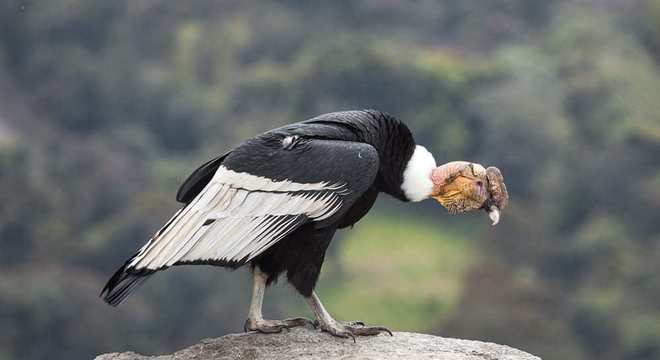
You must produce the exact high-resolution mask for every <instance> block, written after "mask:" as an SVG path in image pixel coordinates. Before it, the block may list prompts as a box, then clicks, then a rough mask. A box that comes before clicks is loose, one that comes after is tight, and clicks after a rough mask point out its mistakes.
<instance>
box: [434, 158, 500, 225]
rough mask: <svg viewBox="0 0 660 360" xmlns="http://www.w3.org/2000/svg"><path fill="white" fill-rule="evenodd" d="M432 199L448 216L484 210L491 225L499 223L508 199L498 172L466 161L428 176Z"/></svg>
mask: <svg viewBox="0 0 660 360" xmlns="http://www.w3.org/2000/svg"><path fill="white" fill-rule="evenodd" d="M431 180H432V181H433V190H432V194H431V197H432V198H434V199H435V200H437V201H438V202H439V203H440V204H441V205H442V206H444V207H445V208H446V209H447V210H448V211H449V213H451V214H460V213H465V212H469V211H473V210H478V209H483V210H485V211H487V212H488V215H489V217H490V219H491V220H492V222H493V225H496V224H497V223H498V222H499V219H500V212H501V210H503V209H504V208H505V207H506V205H507V203H508V199H509V195H508V193H507V190H506V186H505V185H504V180H503V177H502V174H501V172H500V170H499V169H498V168H496V167H489V168H487V169H486V168H484V167H483V166H481V165H479V164H475V163H470V162H466V161H453V162H450V163H447V164H444V165H442V166H439V167H437V168H435V169H434V170H433V172H432V173H431Z"/></svg>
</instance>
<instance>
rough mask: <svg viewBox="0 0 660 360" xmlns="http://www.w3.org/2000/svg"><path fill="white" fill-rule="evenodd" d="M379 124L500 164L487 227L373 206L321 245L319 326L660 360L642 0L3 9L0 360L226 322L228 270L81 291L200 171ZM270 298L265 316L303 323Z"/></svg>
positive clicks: (649, 73)
mask: <svg viewBox="0 0 660 360" xmlns="http://www.w3.org/2000/svg"><path fill="white" fill-rule="evenodd" d="M361 108H375V109H379V110H383V111H387V112H390V113H392V114H394V115H396V116H397V117H399V118H401V119H403V120H404V121H406V122H407V123H408V124H409V126H410V127H411V128H412V129H413V132H414V133H415V135H416V138H417V140H418V142H419V143H422V144H425V145H427V147H428V148H429V149H431V150H432V151H433V153H434V154H435V157H436V159H437V160H438V162H446V161H450V160H457V159H465V160H472V161H476V162H479V163H482V164H485V165H496V166H498V167H499V168H500V169H502V171H503V173H504V175H505V179H506V182H507V185H508V187H509V192H510V196H511V205H510V207H509V208H508V209H507V210H506V211H505V212H504V214H503V221H502V222H501V224H500V225H498V226H497V227H495V228H492V227H490V226H489V221H488V219H487V217H486V216H485V214H478V215H475V214H473V215H466V216H458V217H452V216H449V215H447V214H446V211H445V210H443V209H442V208H440V207H439V206H438V205H437V204H435V203H433V202H430V201H429V202H428V203H423V204H421V205H413V204H403V203H398V202H396V201H394V200H392V199H390V198H387V197H382V198H381V199H379V201H378V203H377V205H376V207H375V208H374V210H373V211H372V212H371V214H370V216H368V217H367V218H366V219H365V220H363V221H362V222H360V223H359V224H357V225H356V226H355V228H354V229H353V230H350V231H341V232H340V233H339V236H338V237H337V238H336V240H335V241H334V242H333V244H332V246H331V248H330V250H329V256H328V258H327V261H326V264H325V265H324V271H323V272H322V275H321V279H320V281H319V286H318V291H319V293H320V295H321V298H322V299H325V301H326V303H327V307H328V308H329V310H330V311H331V312H332V313H333V314H334V315H335V316H336V317H337V318H339V319H346V320H358V319H359V320H365V321H368V322H370V323H374V324H379V325H385V326H388V327H390V328H392V329H396V330H408V331H419V332H427V333H432V334H439V335H443V336H451V337H461V338H469V339H479V340H485V341H494V342H498V343H504V344H508V345H511V346H514V347H517V348H521V349H524V350H526V351H529V352H532V353H534V354H536V355H539V356H542V357H543V358H544V359H546V360H559V359H576V360H592V359H602V360H609V359H630V360H637V359H640V360H641V359H644V360H646V359H660V277H659V276H657V274H658V273H659V272H660V217H659V214H660V0H647V1H642V0H620V1H616V0H582V1H569V0H546V1H523V0H491V1H476V0H462V1H454V0H438V1H430V0H420V1H395V0H389V1H388V0H356V1H323V2H311V1H301V0H290V1H278V2H270V1H262V2H251V1H249V2H248V1H245V2H241V1H219V0H193V1H185V2H184V1H164V0H138V1H131V0H115V1H82V0H49V1H36V0H33V1H13V0H1V1H0V164H1V165H0V188H1V189H2V190H1V191H0V199H1V200H2V204H3V205H2V207H0V360H9V359H27V360H29V359H45V358H48V359H84V358H91V357H92V356H93V355H95V354H98V353H102V352H110V351H121V350H128V349H131V350H136V351H139V352H144V353H166V352H171V351H173V350H175V349H178V348H180V347H183V346H186V345H190V344H193V343H195V342H196V341H198V340H199V339H201V338H203V337H214V336H219V335H223V334H226V333H230V332H238V331H241V329H242V325H243V321H244V319H245V316H246V313H247V303H248V299H249V296H250V278H249V274H248V273H247V271H245V270H237V271H234V272H230V271H227V270H224V269H220V268H212V267H199V266H198V267H194V266H191V267H181V268H176V269H175V270H174V271H172V270H170V271H166V272H163V273H159V274H158V275H156V276H154V277H152V279H151V280H150V281H149V282H147V283H146V284H145V286H143V287H142V288H141V289H140V290H139V291H138V292H136V293H135V294H134V295H133V296H132V297H130V298H129V299H128V300H127V301H126V303H124V304H122V306H120V307H119V308H111V307H109V306H107V305H105V304H104V303H103V302H102V301H101V300H100V299H99V298H98V297H97V296H98V293H99V291H100V289H101V287H102V286H103V284H104V283H105V281H106V280H107V278H108V277H109V276H110V274H111V273H112V272H113V271H114V270H115V268H116V267H117V266H118V265H120V264H121V263H122V262H123V261H124V260H125V259H126V258H127V257H128V256H130V255H132V254H133V253H134V251H135V250H136V249H137V248H138V247H139V246H141V245H142V244H143V243H144V242H145V241H146V240H147V239H148V237H149V236H150V234H152V233H153V232H154V231H155V230H156V229H157V228H158V227H159V226H160V225H161V224H162V223H163V222H164V221H165V220H166V219H167V218H168V217H169V216H170V214H171V213H172V212H173V211H174V210H175V209H177V207H178V205H177V203H176V202H175V201H174V194H175V192H176V190H177V187H178V185H179V184H180V183H181V182H182V181H183V180H184V179H185V178H186V177H187V175H188V174H189V173H190V172H191V171H192V170H193V169H194V168H195V167H196V166H197V165H198V164H200V163H202V162H204V161H206V160H207V159H209V158H211V157H212V156H214V155H216V154H218V153H221V152H223V151H225V150H226V149H228V148H230V147H231V146H232V145H235V144H237V143H238V142H239V141H241V140H242V139H244V138H246V137H249V136H251V135H254V134H257V133H259V132H261V131H264V130H267V129H270V128H273V127H276V126H279V125H282V124H285V123H290V122H294V121H299V120H303V119H306V118H309V117H312V116H315V115H317V114H320V113H324V112H330V111H337V110H346V109H361ZM285 284H286V281H280V283H279V284H278V285H277V286H275V287H274V288H272V290H271V291H269V292H268V293H267V295H266V315H267V316H268V317H271V318H279V317H284V316H299V315H306V316H309V315H310V314H309V312H308V310H307V309H306V307H305V304H304V302H303V301H302V300H301V299H300V297H299V296H297V295H296V294H295V292H294V291H293V290H292V289H291V288H290V287H288V286H286V285H285Z"/></svg>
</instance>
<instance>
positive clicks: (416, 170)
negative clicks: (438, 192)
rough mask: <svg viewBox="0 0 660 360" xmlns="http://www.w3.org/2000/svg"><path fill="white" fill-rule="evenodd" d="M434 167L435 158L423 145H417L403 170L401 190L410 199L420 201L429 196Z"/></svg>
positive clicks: (431, 188) (431, 190)
mask: <svg viewBox="0 0 660 360" xmlns="http://www.w3.org/2000/svg"><path fill="white" fill-rule="evenodd" d="M435 168H436V164H435V158H433V155H431V153H430V152H429V151H428V150H426V148H425V147H423V146H421V145H417V147H415V152H414V153H413V155H412V157H411V158H410V160H408V164H407V165H406V169H405V170H404V171H403V183H402V184H401V190H403V193H404V194H405V195H406V197H407V198H408V200H410V201H415V202H416V201H422V200H424V199H427V198H428V197H429V196H431V193H432V192H433V181H432V180H431V173H432V172H433V169H435Z"/></svg>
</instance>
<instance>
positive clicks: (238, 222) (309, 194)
mask: <svg viewBox="0 0 660 360" xmlns="http://www.w3.org/2000/svg"><path fill="white" fill-rule="evenodd" d="M345 194H346V190H345V189H344V187H343V186H342V185H340V184H330V183H325V182H318V183H311V184H302V183H296V182H292V181H289V180H283V181H273V180H271V179H268V178H265V177H259V176H254V175H250V174H247V173H239V172H235V171H232V170H229V169H227V168H226V167H224V166H220V168H219V169H218V171H217V172H216V174H215V175H214V177H213V178H212V179H211V181H210V182H209V183H208V184H207V186H206V187H204V189H202V190H201V191H200V192H199V194H198V195H197V196H196V197H195V198H194V199H193V200H192V201H191V202H190V203H189V204H188V205H187V206H186V207H185V208H183V209H182V210H180V211H178V212H177V214H175V216H174V217H173V218H172V219H170V221H168V223H167V225H166V226H165V227H164V228H163V229H161V230H159V231H158V232H157V233H156V235H155V236H154V237H153V238H152V239H151V240H150V241H149V242H148V243H147V244H146V245H145V246H144V247H143V248H142V249H141V250H140V252H138V254H137V255H136V256H135V257H134V258H133V259H132V260H131V262H130V263H129V265H128V266H129V267H130V268H132V269H135V270H142V269H145V270H158V269H161V268H164V267H168V266H172V265H175V264H177V263H186V262H195V261H208V260H215V261H225V262H231V263H240V262H245V261H249V260H251V259H253V258H255V257H256V256H258V255H259V254H261V253H262V252H264V251H265V250H267V249H268V248H269V247H271V246H272V245H273V244H275V243H276V242H277V241H279V240H281V239H282V238H284V237H285V236H286V235H287V234H289V233H291V232H292V231H294V230H295V229H296V228H297V227H298V226H300V225H301V224H303V223H304V222H306V221H307V220H312V221H314V220H323V219H326V218H328V217H329V216H332V215H333V214H334V213H336V212H337V211H339V209H340V208H341V203H342V196H343V195H345Z"/></svg>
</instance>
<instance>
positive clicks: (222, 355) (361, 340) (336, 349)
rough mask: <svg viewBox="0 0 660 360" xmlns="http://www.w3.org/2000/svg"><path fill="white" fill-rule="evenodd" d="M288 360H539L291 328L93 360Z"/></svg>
mask: <svg viewBox="0 0 660 360" xmlns="http://www.w3.org/2000/svg"><path fill="white" fill-rule="evenodd" d="M147 359H149V360H170V359H171V360H174V359H176V360H192V359H195V360H206V359H232V360H235V359H238V360H256V359H273V360H283V359H286V360H290V359H312V360H315V359H318V360H321V359H341V360H371V359H443V360H540V358H538V357H536V356H533V355H530V354H528V353H525V352H523V351H520V350H517V349H514V348H511V347H508V346H504V345H497V344H493V343H487V342H481V341H471V340H459V339H449V338H442V337H438V336H432V335H425V334H416V333H408V332H395V333H394V336H393V337H391V336H389V335H383V334H381V335H378V336H373V337H358V338H357V343H353V341H352V340H350V339H340V338H336V337H333V336H330V335H328V334H326V333H323V332H320V331H316V330H312V329H306V328H297V329H292V330H291V331H289V332H286V331H285V332H282V333H279V334H259V333H255V332H250V333H245V334H231V335H225V336H222V337H219V338H216V339H204V340H202V341H201V342H200V343H198V344H196V345H193V346H191V347H189V348H186V349H183V350H180V351H177V352H176V353H174V354H171V355H160V356H144V355H140V354H136V353H134V352H125V353H112V354H104V355H100V356H98V357H97V358H96V360H147Z"/></svg>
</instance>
